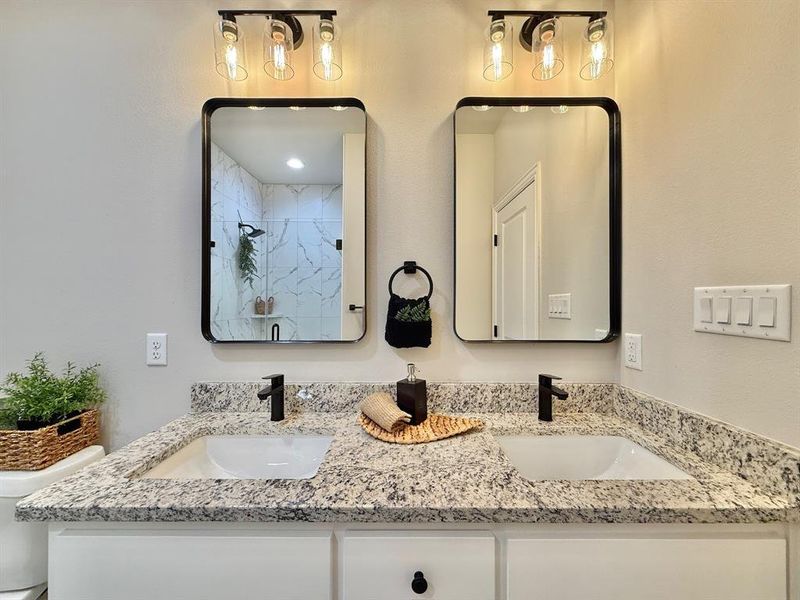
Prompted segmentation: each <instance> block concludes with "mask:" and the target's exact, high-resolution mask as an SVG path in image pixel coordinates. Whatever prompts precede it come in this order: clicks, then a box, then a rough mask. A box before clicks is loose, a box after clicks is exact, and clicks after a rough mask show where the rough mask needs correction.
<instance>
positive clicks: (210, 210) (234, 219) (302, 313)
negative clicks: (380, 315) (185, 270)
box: [202, 98, 366, 343]
mask: <svg viewBox="0 0 800 600" xmlns="http://www.w3.org/2000/svg"><path fill="white" fill-rule="evenodd" d="M365 297H366V112H365V110H364V105H363V104H362V103H361V102H360V101H359V100H356V99H354V98H331V99H308V98H306V99H296V98H285V99H258V98H215V99H212V100H209V101H208V102H206V104H205V106H204V107H203V302H202V331H203V335H204V336H205V338H206V339H208V340H209V341H212V342H259V343H265V342H266V343H292V342H354V341H357V340H359V339H361V338H362V337H363V336H364V333H365V332H366V320H365V319H366V313H365V311H364V301H365Z"/></svg>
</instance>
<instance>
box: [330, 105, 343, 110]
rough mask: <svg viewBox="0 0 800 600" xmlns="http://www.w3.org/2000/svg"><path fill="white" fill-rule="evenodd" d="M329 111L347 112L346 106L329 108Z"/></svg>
mask: <svg viewBox="0 0 800 600" xmlns="http://www.w3.org/2000/svg"><path fill="white" fill-rule="evenodd" d="M330 109H331V110H336V111H342V110H347V107H346V106H331V107H330Z"/></svg>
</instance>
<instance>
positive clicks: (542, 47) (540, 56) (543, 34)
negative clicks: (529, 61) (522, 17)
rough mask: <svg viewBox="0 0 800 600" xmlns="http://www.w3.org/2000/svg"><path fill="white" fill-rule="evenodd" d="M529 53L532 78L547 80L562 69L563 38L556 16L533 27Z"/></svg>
mask: <svg viewBox="0 0 800 600" xmlns="http://www.w3.org/2000/svg"><path fill="white" fill-rule="evenodd" d="M531 55H532V56H533V69H532V70H531V76H533V78H534V79H538V80H540V81H547V80H548V79H552V78H553V77H555V76H556V75H558V74H559V73H561V71H562V70H563V69H564V40H563V35H562V33H561V22H560V21H559V20H558V18H552V19H545V20H544V21H542V22H541V23H539V24H538V25H537V26H536V27H535V28H534V30H533V36H532V38H531Z"/></svg>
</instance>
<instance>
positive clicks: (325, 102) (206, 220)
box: [200, 98, 368, 344]
mask: <svg viewBox="0 0 800 600" xmlns="http://www.w3.org/2000/svg"><path fill="white" fill-rule="evenodd" d="M250 106H263V107H265V108H288V107H290V106H304V107H309V108H330V107H333V106H347V107H354V108H359V109H361V110H362V111H363V112H364V133H365V134H366V124H367V110H366V108H365V107H364V103H363V102H362V101H361V100H359V99H357V98H211V99H209V100H207V101H206V102H205V104H203V113H202V115H203V119H202V120H203V224H202V231H203V260H202V269H203V273H202V299H201V308H200V321H201V323H200V327H201V330H202V332H203V337H204V338H205V339H207V340H208V341H209V342H212V343H214V344H353V343H356V342H359V341H361V340H363V339H364V336H365V335H366V334H367V311H366V310H363V311H362V313H363V315H362V319H363V323H364V329H363V331H362V332H361V336H360V337H359V338H357V339H354V340H218V339H216V338H215V337H214V335H213V334H212V333H211V241H212V240H211V115H212V114H213V113H214V111H215V110H217V109H218V108H230V107H250ZM366 153H367V149H366V143H365V144H364V166H365V168H364V298H366V297H367V193H368V191H367V172H366V171H367V169H366V164H367V155H366Z"/></svg>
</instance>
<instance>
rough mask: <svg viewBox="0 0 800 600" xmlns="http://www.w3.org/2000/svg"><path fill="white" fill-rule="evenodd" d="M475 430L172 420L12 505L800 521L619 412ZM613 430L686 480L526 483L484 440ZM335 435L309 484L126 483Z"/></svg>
mask: <svg viewBox="0 0 800 600" xmlns="http://www.w3.org/2000/svg"><path fill="white" fill-rule="evenodd" d="M475 416H479V417H481V418H483V419H484V420H485V421H486V423H487V427H486V429H485V430H484V431H481V432H477V433H472V434H468V435H462V436H459V437H456V438H452V439H449V440H444V441H441V442H435V443H431V444H423V445H418V446H398V445H392V444H386V443H384V442H380V441H377V440H374V439H372V438H370V437H369V436H368V435H367V434H365V433H364V432H363V431H362V430H361V429H360V428H359V427H358V425H357V424H356V417H355V414H354V412H347V413H341V412H326V413H317V412H304V413H292V414H290V415H289V416H288V417H287V419H286V420H285V421H283V422H281V423H272V422H270V421H269V416H268V414H265V413H263V412H258V413H253V412H250V413H239V412H204V413H197V414H192V415H188V416H186V417H182V418H180V419H177V420H175V421H173V422H171V423H169V424H167V425H165V426H164V427H162V428H161V429H159V430H158V431H156V432H154V433H151V434H149V435H146V436H144V437H142V438H140V439H138V440H136V441H135V442H133V443H131V444H130V445H128V446H126V447H125V448H123V449H121V450H119V451H117V452H115V453H113V454H111V455H109V456H108V457H107V458H105V459H104V460H102V461H101V462H99V463H97V464H95V465H92V466H90V467H88V468H87V469H85V470H84V471H82V472H80V473H79V474H77V475H75V476H72V477H70V478H68V479H65V480H63V481H61V482H59V483H56V484H54V485H52V486H50V487H48V488H46V489H45V490H42V491H40V492H37V493H35V494H33V495H32V496H29V497H28V498H26V499H25V500H24V501H22V502H21V503H20V504H19V505H18V507H17V517H18V518H19V519H21V520H26V521H37V520H52V521H314V522H334V521H336V522H356V521H357V522H399V523H437V522H442V523H458V522H462V523H488V522H494V523H510V522H515V523H519V522H524V523H540V522H544V523H569V522H573V523H591V522H602V523H608V522H622V523H631V522H635V523H667V522H669V523H689V522H702V523H721V522H725V523H746V522H752V523H755V522H775V521H782V522H785V521H798V520H800V511H798V508H797V503H796V498H794V497H792V496H787V495H785V494H777V493H776V494H772V493H770V492H769V491H765V490H764V488H763V487H760V488H756V487H755V486H754V485H752V484H751V483H749V482H748V481H746V480H745V479H744V478H742V477H740V476H737V475H736V474H734V473H732V472H730V471H726V470H724V469H722V468H720V467H717V466H713V465H712V464H711V463H709V462H704V461H702V460H701V459H699V458H698V457H697V455H696V454H693V453H690V452H688V451H686V450H679V449H678V446H677V445H676V444H675V443H674V442H673V441H670V440H669V437H668V436H658V435H656V434H655V433H653V432H651V431H648V430H647V429H643V428H642V427H640V426H639V425H638V424H636V423H635V419H634V420H628V419H623V418H621V417H619V416H616V415H615V414H604V413H599V412H583V413H582V412H575V413H567V414H560V415H557V416H556V420H555V421H554V422H552V423H542V422H540V421H538V420H537V418H536V415H535V414H534V413H488V414H475ZM523 432H526V433H534V434H548V435H559V434H561V435H563V434H582V435H601V434H602V435H622V436H624V437H627V438H629V439H631V440H633V441H635V442H637V443H639V444H641V445H642V446H645V447H646V448H648V449H650V450H651V451H653V452H655V453H656V454H658V455H661V456H662V457H664V458H666V459H667V460H669V461H670V462H672V463H673V464H675V465H677V466H679V467H681V468H682V469H683V470H685V471H686V472H687V473H689V474H690V475H692V476H693V477H694V478H695V479H694V480H685V481H677V480H676V481H609V480H607V481H539V482H531V481H528V480H526V479H524V478H523V477H522V476H521V475H520V474H519V473H518V472H517V471H516V469H515V468H514V467H513V466H512V465H511V463H510V462H509V461H508V459H507V458H506V457H505V455H504V453H503V451H502V449H501V448H500V446H499V444H498V443H497V441H496V440H495V439H494V437H493V434H503V433H509V434H511V433H523ZM268 433H276V434H277V433H319V434H323V433H324V434H332V435H333V436H334V440H333V443H332V445H331V448H330V450H329V452H328V454H327V456H326V458H325V460H324V462H323V463H322V465H321V467H320V469H319V472H318V473H317V475H316V476H315V477H314V478H312V479H306V480H230V479H229V480H185V481H176V480H158V479H136V476H137V475H139V474H141V473H143V472H145V471H146V470H148V469H149V468H151V467H152V466H154V465H155V464H157V463H158V462H160V461H161V460H162V459H163V458H165V457H166V456H169V455H170V454H172V453H174V452H175V451H176V450H177V449H179V448H180V447H182V446H184V445H185V444H187V443H188V442H189V441H191V440H192V439H195V438H197V437H199V436H202V435H209V434H268Z"/></svg>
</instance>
